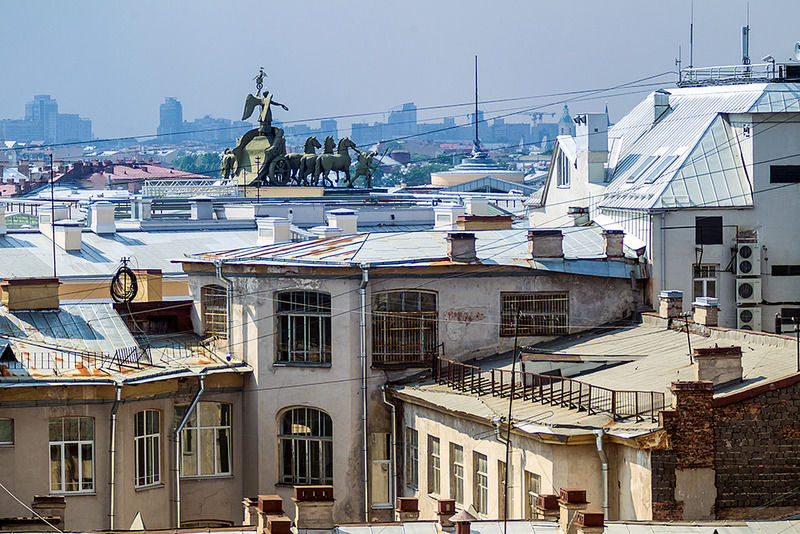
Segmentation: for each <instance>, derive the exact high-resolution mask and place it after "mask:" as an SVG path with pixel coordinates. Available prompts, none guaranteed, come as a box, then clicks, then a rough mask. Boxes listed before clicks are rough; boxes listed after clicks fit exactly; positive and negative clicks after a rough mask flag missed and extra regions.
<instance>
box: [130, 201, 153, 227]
mask: <svg viewBox="0 0 800 534" xmlns="http://www.w3.org/2000/svg"><path fill="white" fill-rule="evenodd" d="M152 215H153V199H152V198H146V197H143V196H142V195H135V196H133V197H132V198H131V219H133V220H136V221H146V220H149V219H150V217H152Z"/></svg>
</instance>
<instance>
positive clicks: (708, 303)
mask: <svg viewBox="0 0 800 534" xmlns="http://www.w3.org/2000/svg"><path fill="white" fill-rule="evenodd" d="M692 305H693V306H705V307H709V308H710V307H713V306H719V299H717V298H714V297H697V299H695V301H694V302H692Z"/></svg>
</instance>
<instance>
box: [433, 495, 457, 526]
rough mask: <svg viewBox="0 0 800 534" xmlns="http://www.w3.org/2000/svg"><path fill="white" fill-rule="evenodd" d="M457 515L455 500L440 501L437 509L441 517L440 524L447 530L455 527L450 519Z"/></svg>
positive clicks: (437, 513)
mask: <svg viewBox="0 0 800 534" xmlns="http://www.w3.org/2000/svg"><path fill="white" fill-rule="evenodd" d="M455 513H456V501H455V499H439V501H438V503H437V507H436V515H438V516H439V524H440V525H441V526H443V527H445V528H449V527H452V526H453V523H452V522H451V521H450V518H451V517H453V515H455Z"/></svg>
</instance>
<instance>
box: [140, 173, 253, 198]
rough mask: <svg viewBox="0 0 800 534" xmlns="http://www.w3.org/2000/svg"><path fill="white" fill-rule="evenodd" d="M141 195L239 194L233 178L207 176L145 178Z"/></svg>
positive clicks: (152, 196) (154, 196) (216, 195)
mask: <svg viewBox="0 0 800 534" xmlns="http://www.w3.org/2000/svg"><path fill="white" fill-rule="evenodd" d="M141 193H142V196H145V197H150V198H160V197H194V196H198V195H204V196H210V197H235V196H237V195H238V194H239V190H238V188H237V187H236V183H235V182H234V181H233V180H221V179H219V178H209V179H208V180H203V179H201V178H197V179H183V180H180V179H179V180H145V182H144V185H142V191H141Z"/></svg>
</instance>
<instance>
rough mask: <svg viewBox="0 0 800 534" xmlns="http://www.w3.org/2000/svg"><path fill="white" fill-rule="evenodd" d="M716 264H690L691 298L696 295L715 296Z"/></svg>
mask: <svg viewBox="0 0 800 534" xmlns="http://www.w3.org/2000/svg"><path fill="white" fill-rule="evenodd" d="M718 269H719V265H716V264H697V263H696V264H694V265H693V266H692V282H693V291H694V294H693V299H696V298H697V297H716V296H717V270H718Z"/></svg>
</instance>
